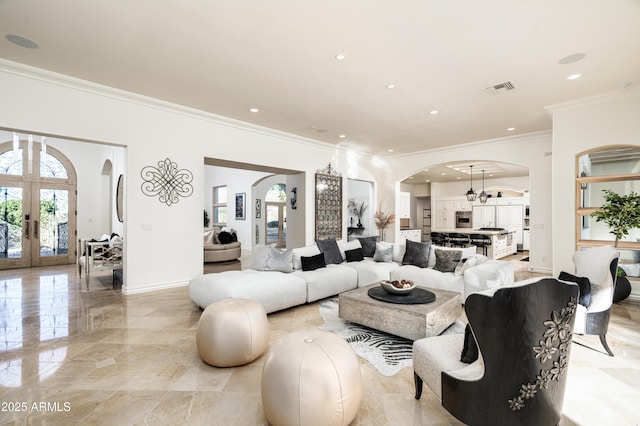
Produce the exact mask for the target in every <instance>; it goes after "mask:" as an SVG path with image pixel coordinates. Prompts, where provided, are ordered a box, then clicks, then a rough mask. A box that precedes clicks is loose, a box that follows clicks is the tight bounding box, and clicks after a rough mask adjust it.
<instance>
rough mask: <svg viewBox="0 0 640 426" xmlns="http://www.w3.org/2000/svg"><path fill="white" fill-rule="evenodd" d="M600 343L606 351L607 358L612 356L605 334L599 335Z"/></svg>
mask: <svg viewBox="0 0 640 426" xmlns="http://www.w3.org/2000/svg"><path fill="white" fill-rule="evenodd" d="M600 343H602V346H603V347H604V349H605V350H606V351H607V353H608V354H609V356H613V352H611V349H609V345H608V344H607V335H606V334H601V335H600Z"/></svg>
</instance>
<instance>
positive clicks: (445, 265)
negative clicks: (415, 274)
mask: <svg viewBox="0 0 640 426" xmlns="http://www.w3.org/2000/svg"><path fill="white" fill-rule="evenodd" d="M461 258H462V250H439V249H436V266H434V267H433V269H435V270H436V271H440V272H454V271H455V270H456V266H458V263H459V262H460V259H461Z"/></svg>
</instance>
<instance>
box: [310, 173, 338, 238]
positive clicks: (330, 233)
mask: <svg viewBox="0 0 640 426" xmlns="http://www.w3.org/2000/svg"><path fill="white" fill-rule="evenodd" d="M327 238H342V175H341V174H340V173H338V172H337V171H336V170H334V169H333V168H332V167H331V164H329V165H328V166H327V167H326V168H324V169H318V170H316V240H325V239H327Z"/></svg>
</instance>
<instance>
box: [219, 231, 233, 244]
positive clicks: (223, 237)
mask: <svg viewBox="0 0 640 426" xmlns="http://www.w3.org/2000/svg"><path fill="white" fill-rule="evenodd" d="M218 240H220V244H229V243H231V242H233V237H232V236H231V233H230V232H227V231H222V232H221V233H219V234H218Z"/></svg>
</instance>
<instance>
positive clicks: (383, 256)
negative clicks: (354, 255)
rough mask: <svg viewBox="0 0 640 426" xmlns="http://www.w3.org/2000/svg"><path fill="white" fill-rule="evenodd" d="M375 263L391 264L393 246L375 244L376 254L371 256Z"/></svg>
mask: <svg viewBox="0 0 640 426" xmlns="http://www.w3.org/2000/svg"><path fill="white" fill-rule="evenodd" d="M373 260H375V261H376V262H393V244H390V243H384V242H383V243H376V252H375V254H374V255H373Z"/></svg>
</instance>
